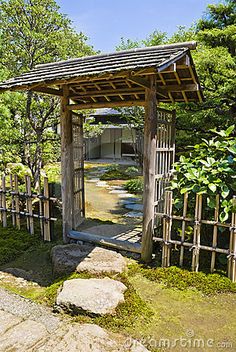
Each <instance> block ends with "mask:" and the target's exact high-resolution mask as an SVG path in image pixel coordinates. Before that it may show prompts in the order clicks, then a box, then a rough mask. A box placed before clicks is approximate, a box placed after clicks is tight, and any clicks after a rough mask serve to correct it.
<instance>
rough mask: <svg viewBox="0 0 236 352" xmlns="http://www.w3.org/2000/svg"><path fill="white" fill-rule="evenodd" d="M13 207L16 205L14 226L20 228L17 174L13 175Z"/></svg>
mask: <svg viewBox="0 0 236 352" xmlns="http://www.w3.org/2000/svg"><path fill="white" fill-rule="evenodd" d="M14 186H15V187H14V191H15V207H16V226H17V228H18V229H19V230H20V199H19V183H18V176H17V175H14Z"/></svg>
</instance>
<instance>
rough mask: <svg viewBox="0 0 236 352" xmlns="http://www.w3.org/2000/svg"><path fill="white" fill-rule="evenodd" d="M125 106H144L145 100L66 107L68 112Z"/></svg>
mask: <svg viewBox="0 0 236 352" xmlns="http://www.w3.org/2000/svg"><path fill="white" fill-rule="evenodd" d="M125 106H145V100H136V99H134V100H121V101H111V102H108V101H107V102H105V101H104V102H100V103H86V104H84V103H81V104H71V105H67V108H68V110H85V109H99V108H114V107H125Z"/></svg>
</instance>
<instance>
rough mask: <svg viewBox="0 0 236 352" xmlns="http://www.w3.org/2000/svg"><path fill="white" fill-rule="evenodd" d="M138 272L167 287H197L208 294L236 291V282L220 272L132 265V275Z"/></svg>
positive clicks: (182, 288) (181, 288)
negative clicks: (206, 272) (209, 272)
mask: <svg viewBox="0 0 236 352" xmlns="http://www.w3.org/2000/svg"><path fill="white" fill-rule="evenodd" d="M138 273H141V274H142V275H143V276H144V277H146V278H147V279H149V280H151V281H155V282H159V283H162V284H164V285H165V287H166V288H176V289H178V290H186V289H196V290H197V291H201V292H202V293H204V294H207V295H215V294H217V293H224V292H232V293H236V283H233V282H232V281H231V280H230V279H228V278H227V277H224V276H221V275H219V274H205V273H203V272H198V273H196V272H190V271H188V270H183V269H180V268H177V267H175V266H172V267H170V268H146V267H140V266H137V265H134V266H133V267H131V269H130V275H135V274H138Z"/></svg>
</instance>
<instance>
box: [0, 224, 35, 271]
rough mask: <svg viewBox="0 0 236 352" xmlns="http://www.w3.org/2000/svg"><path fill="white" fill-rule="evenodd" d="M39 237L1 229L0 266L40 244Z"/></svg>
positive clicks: (11, 229)
mask: <svg viewBox="0 0 236 352" xmlns="http://www.w3.org/2000/svg"><path fill="white" fill-rule="evenodd" d="M39 241H40V239H39V236H37V235H30V234H29V233H28V232H26V231H19V230H17V229H15V228H11V227H8V228H0V265H3V264H5V263H7V262H10V261H11V260H13V259H16V258H17V257H19V256H20V255H21V254H22V253H24V252H25V251H26V250H27V249H29V248H30V247H32V246H34V245H36V244H38V243H39Z"/></svg>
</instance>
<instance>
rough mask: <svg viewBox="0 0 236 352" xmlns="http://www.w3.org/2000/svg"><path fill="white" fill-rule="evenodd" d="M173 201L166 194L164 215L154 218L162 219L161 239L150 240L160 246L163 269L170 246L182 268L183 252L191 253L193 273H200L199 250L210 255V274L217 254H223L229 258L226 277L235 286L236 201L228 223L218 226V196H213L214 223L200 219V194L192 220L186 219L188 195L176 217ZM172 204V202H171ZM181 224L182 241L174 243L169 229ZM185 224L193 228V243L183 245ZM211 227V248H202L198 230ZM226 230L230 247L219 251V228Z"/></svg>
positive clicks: (157, 215) (162, 213)
mask: <svg viewBox="0 0 236 352" xmlns="http://www.w3.org/2000/svg"><path fill="white" fill-rule="evenodd" d="M172 197H173V193H172V192H171V191H165V197H164V200H165V202H164V208H163V212H161V211H159V212H155V215H156V217H158V218H159V219H162V236H160V237H156V236H154V237H153V240H154V241H156V242H159V243H161V244H162V247H163V248H162V266H164V267H166V266H169V265H170V256H171V245H175V246H179V247H180V258H179V263H180V265H183V261H184V258H185V257H184V249H185V248H186V249H189V250H190V251H191V252H192V270H193V271H198V270H199V264H200V263H199V261H200V250H204V251H209V252H211V264H210V270H211V272H213V271H214V270H215V263H216V253H219V254H224V255H226V256H227V258H228V263H227V271H228V277H229V278H230V279H231V280H232V281H233V282H236V213H235V207H236V197H235V196H234V197H233V211H232V219H231V223H226V222H224V223H223V222H219V213H220V195H219V194H218V195H216V199H215V211H214V220H206V219H202V204H203V199H202V195H201V194H197V195H196V200H195V215H194V218H193V217H190V216H187V211H188V193H185V194H184V205H183V213H182V215H176V214H173V213H172V206H171V204H172ZM170 200H171V201H170ZM175 220H177V221H181V222H182V224H181V239H180V240H174V239H172V238H171V228H172V222H173V221H175ZM187 223H189V224H191V226H192V225H193V241H192V243H191V242H188V241H185V233H186V226H187ZM203 224H205V225H211V226H213V236H212V246H209V245H203V244H201V231H202V229H201V226H202V225H203ZM219 227H221V228H224V229H228V230H229V233H230V241H229V247H228V249H226V248H219V247H218V246H217V243H218V228H219Z"/></svg>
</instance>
